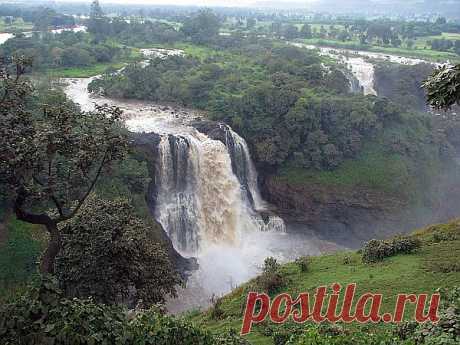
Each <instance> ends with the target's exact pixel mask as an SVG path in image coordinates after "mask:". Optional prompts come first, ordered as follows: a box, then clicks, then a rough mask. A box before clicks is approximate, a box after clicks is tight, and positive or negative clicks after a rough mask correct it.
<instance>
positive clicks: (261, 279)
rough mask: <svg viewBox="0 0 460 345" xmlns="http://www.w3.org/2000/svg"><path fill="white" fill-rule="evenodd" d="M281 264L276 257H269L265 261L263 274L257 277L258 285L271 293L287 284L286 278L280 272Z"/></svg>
mask: <svg viewBox="0 0 460 345" xmlns="http://www.w3.org/2000/svg"><path fill="white" fill-rule="evenodd" d="M279 268H280V264H279V263H278V262H277V260H276V259H275V258H272V257H268V258H266V259H265V261H264V267H263V270H262V274H261V275H260V276H258V277H257V278H256V286H257V288H259V289H260V290H262V291H264V292H267V293H269V294H272V293H275V292H277V291H278V290H279V289H281V288H282V287H283V286H285V285H286V279H285V278H284V276H283V275H282V274H281V273H280V272H279Z"/></svg>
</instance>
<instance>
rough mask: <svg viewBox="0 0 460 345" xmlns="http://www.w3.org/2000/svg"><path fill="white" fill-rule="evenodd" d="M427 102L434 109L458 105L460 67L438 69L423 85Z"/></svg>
mask: <svg viewBox="0 0 460 345" xmlns="http://www.w3.org/2000/svg"><path fill="white" fill-rule="evenodd" d="M423 87H424V88H425V89H426V92H427V102H428V104H429V105H430V106H432V107H434V108H435V109H442V110H449V109H450V108H451V107H452V106H454V105H455V104H457V105H460V65H456V66H453V67H448V66H443V67H440V68H438V69H437V70H436V71H435V72H434V73H433V74H432V75H431V76H430V77H429V78H428V79H427V80H426V81H425V82H424V83H423Z"/></svg>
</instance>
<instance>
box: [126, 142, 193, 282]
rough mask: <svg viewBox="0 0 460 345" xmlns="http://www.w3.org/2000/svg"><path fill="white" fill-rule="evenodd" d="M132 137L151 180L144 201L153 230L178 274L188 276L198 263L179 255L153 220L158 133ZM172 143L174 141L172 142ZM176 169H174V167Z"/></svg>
mask: <svg viewBox="0 0 460 345" xmlns="http://www.w3.org/2000/svg"><path fill="white" fill-rule="evenodd" d="M132 139H133V146H134V147H135V148H136V149H137V150H138V151H139V152H141V153H143V156H144V157H145V160H146V161H147V166H148V169H149V175H150V177H151V179H152V180H151V182H150V184H149V186H148V191H147V194H146V202H147V205H148V208H149V210H150V213H151V214H152V223H153V224H154V227H153V228H156V229H158V230H157V231H156V232H155V235H156V236H157V238H158V240H159V241H161V242H163V243H164V245H165V247H166V249H167V251H168V254H169V256H170V258H171V260H172V261H173V263H174V265H175V267H176V268H177V269H178V271H179V272H180V274H181V275H182V276H183V277H184V278H185V277H187V276H188V272H190V271H193V270H196V269H197V268H198V263H197V261H196V259H195V258H184V257H183V256H182V255H180V254H179V253H178V252H177V251H176V250H175V249H174V246H173V244H172V242H171V240H170V239H169V237H168V235H167V234H166V232H165V231H164V229H163V228H162V226H161V225H160V224H159V223H158V222H156V221H155V220H154V210H155V203H156V196H157V190H156V185H157V184H156V183H155V176H158V175H157V174H155V169H156V166H157V164H155V159H156V158H157V157H158V144H159V143H160V141H161V137H160V135H158V134H156V133H135V134H132ZM172 144H174V143H172ZM175 171H176V169H175ZM179 180H180V178H179V176H178V177H177V178H176V181H178V183H179Z"/></svg>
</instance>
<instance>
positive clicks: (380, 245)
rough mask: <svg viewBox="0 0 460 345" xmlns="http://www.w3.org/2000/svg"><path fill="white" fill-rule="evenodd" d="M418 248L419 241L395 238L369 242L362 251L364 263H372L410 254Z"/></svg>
mask: <svg viewBox="0 0 460 345" xmlns="http://www.w3.org/2000/svg"><path fill="white" fill-rule="evenodd" d="M419 247H420V241H419V240H418V239H416V238H413V237H405V236H397V237H395V238H393V239H391V240H370V241H369V242H367V243H366V244H365V245H364V247H363V249H362V260H363V262H364V263H374V262H379V261H382V260H383V259H385V258H387V257H390V256H393V255H397V254H410V253H412V252H413V251H414V250H416V249H417V248H419Z"/></svg>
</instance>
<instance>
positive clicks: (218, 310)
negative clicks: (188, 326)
mask: <svg viewBox="0 0 460 345" xmlns="http://www.w3.org/2000/svg"><path fill="white" fill-rule="evenodd" d="M211 303H212V307H211V310H210V313H211V319H213V320H221V319H223V317H224V315H225V312H224V311H223V310H222V298H214V296H213V298H212V299H211Z"/></svg>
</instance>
